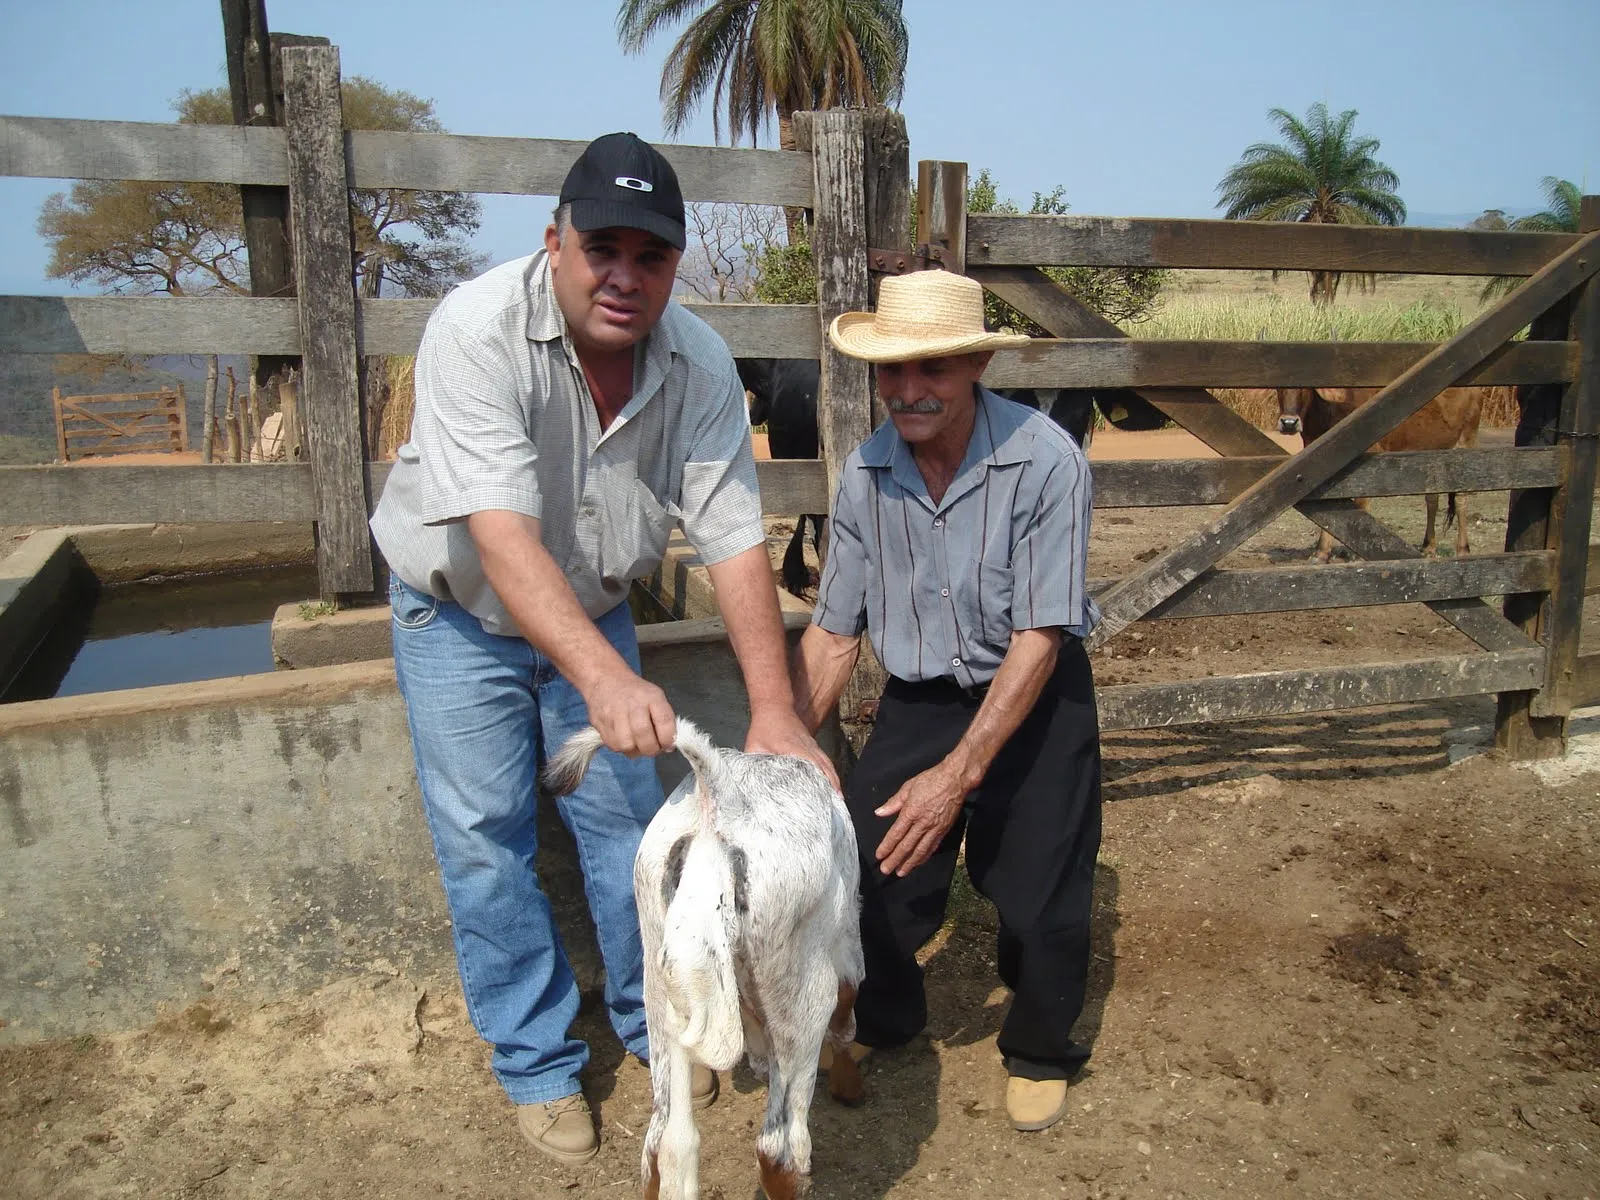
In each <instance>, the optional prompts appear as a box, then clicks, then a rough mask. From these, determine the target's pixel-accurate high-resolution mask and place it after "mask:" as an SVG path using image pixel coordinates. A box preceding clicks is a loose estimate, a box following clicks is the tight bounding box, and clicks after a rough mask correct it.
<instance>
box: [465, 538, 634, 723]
mask: <svg viewBox="0 0 1600 1200" xmlns="http://www.w3.org/2000/svg"><path fill="white" fill-rule="evenodd" d="M467 529H468V531H469V532H470V533H471V534H472V538H473V541H474V542H475V543H476V544H477V547H478V556H479V558H480V559H481V560H482V562H483V573H484V577H485V578H486V579H488V581H489V586H490V587H492V588H494V590H495V594H496V595H497V596H499V597H500V602H501V603H502V604H504V605H505V607H506V611H507V612H509V613H510V614H511V619H512V620H514V621H515V622H516V623H517V628H518V629H519V630H521V631H522V636H523V637H525V638H527V639H528V641H529V643H531V644H532V645H533V647H534V648H535V649H536V650H538V651H539V652H540V653H542V654H543V655H544V656H545V657H546V658H548V659H549V660H550V661H551V662H552V663H553V664H554V665H555V668H556V670H558V671H560V672H561V674H562V676H563V677H564V678H566V679H568V680H570V681H571V682H572V684H573V686H575V687H576V688H577V689H578V691H579V692H580V693H583V694H585V695H587V694H588V692H589V689H590V688H591V687H592V686H593V685H594V683H595V681H596V680H597V679H599V678H602V677H604V676H605V675H606V674H607V673H614V672H617V671H626V672H628V673H629V674H632V669H631V668H630V667H629V666H628V664H627V663H626V662H625V661H624V660H623V658H622V656H621V655H620V654H618V653H617V651H616V649H615V647H613V646H612V645H611V643H610V642H609V641H607V640H606V637H605V635H604V634H603V633H601V632H600V631H599V629H597V628H595V624H594V622H593V621H591V620H590V619H589V615H588V614H587V613H586V612H584V611H583V606H582V605H581V604H579V603H578V597H577V596H576V595H575V594H574V593H573V591H572V585H571V584H569V583H568V582H567V579H566V576H565V575H563V574H562V572H561V568H560V567H558V566H557V565H556V561H555V559H553V558H551V557H550V553H549V551H547V550H546V549H545V548H544V543H543V542H542V541H541V540H540V536H539V522H538V520H537V519H535V518H533V517H528V516H523V515H522V514H520V513H513V512H499V511H494V512H480V513H474V514H473V515H472V516H470V517H468V518H467Z"/></svg>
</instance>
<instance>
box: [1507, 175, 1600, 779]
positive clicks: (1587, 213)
mask: <svg viewBox="0 0 1600 1200" xmlns="http://www.w3.org/2000/svg"><path fill="white" fill-rule="evenodd" d="M1578 229H1579V232H1581V233H1589V232H1592V231H1593V230H1595V229H1600V196H1585V197H1583V200H1582V207H1581V208H1580V210H1579V223H1578ZM1529 337H1530V339H1543V340H1562V339H1570V340H1573V341H1577V342H1579V343H1581V345H1582V348H1583V349H1582V358H1581V363H1580V367H1579V374H1578V378H1577V379H1575V380H1573V381H1572V382H1571V383H1570V384H1568V385H1567V386H1566V387H1565V388H1564V389H1562V390H1561V394H1560V398H1559V402H1557V398H1556V396H1555V395H1554V394H1553V392H1554V390H1555V388H1556V387H1557V386H1559V385H1551V384H1538V385H1535V386H1534V387H1532V388H1519V389H1518V391H1519V396H1518V400H1519V404H1520V407H1521V408H1522V420H1520V421H1519V422H1518V425H1517V444H1518V445H1519V446H1552V445H1559V446H1564V447H1565V448H1566V451H1567V453H1566V464H1565V468H1564V476H1563V479H1562V483H1561V486H1560V487H1559V488H1556V489H1538V490H1535V491H1521V492H1512V494H1511V498H1510V502H1509V507H1508V511H1507V515H1506V549H1507V550H1522V549H1530V550H1543V549H1550V550H1554V551H1555V552H1556V569H1555V575H1554V582H1553V586H1552V589H1551V591H1549V592H1547V593H1535V594H1532V595H1523V596H1508V597H1507V598H1506V603H1505V615H1506V617H1507V619H1509V620H1512V621H1515V622H1517V623H1518V625H1520V626H1521V628H1522V629H1523V630H1524V631H1525V632H1527V633H1528V634H1529V636H1531V637H1535V638H1538V639H1539V640H1540V641H1542V642H1543V643H1544V646H1545V686H1544V689H1543V690H1542V691H1539V692H1502V693H1501V694H1500V695H1499V696H1498V697H1497V705H1496V713H1495V745H1496V746H1497V747H1498V748H1499V749H1500V750H1501V751H1502V752H1503V753H1505V754H1506V755H1507V756H1508V757H1510V758H1513V759H1521V760H1533V759H1541V758H1558V757H1560V756H1561V755H1563V754H1565V753H1566V748H1567V714H1568V713H1570V712H1571V710H1572V702H1573V683H1574V676H1575V672H1576V668H1577V660H1578V643H1579V640H1580V637H1581V635H1582V621H1583V598H1584V587H1585V576H1586V573H1587V567H1588V556H1589V525H1590V515H1591V513H1592V511H1593V506H1594V486H1595V465H1596V449H1597V447H1596V433H1597V432H1600V287H1597V285H1596V282H1595V280H1593V279H1591V280H1589V282H1588V283H1586V284H1585V285H1584V286H1583V287H1581V288H1580V289H1578V290H1577V291H1576V292H1575V293H1573V295H1571V296H1569V297H1567V298H1565V299H1563V300H1562V301H1561V303H1559V304H1556V305H1553V306H1552V307H1551V308H1550V309H1549V311H1548V312H1546V313H1545V314H1544V316H1543V317H1541V318H1540V319H1539V320H1537V321H1535V322H1534V324H1533V327H1532V329H1531V330H1530V331H1529Z"/></svg>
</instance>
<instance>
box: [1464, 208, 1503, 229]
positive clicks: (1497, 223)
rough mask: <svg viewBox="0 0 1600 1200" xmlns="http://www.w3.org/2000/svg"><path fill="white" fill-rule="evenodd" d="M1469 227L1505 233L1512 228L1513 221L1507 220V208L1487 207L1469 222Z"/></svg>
mask: <svg viewBox="0 0 1600 1200" xmlns="http://www.w3.org/2000/svg"><path fill="white" fill-rule="evenodd" d="M1467 228H1468V229H1477V230H1482V231H1485V232H1488V233H1503V232H1505V231H1506V230H1507V229H1510V228H1511V222H1510V221H1508V220H1506V210H1505V209H1503V208H1486V209H1484V210H1483V212H1482V213H1481V214H1480V215H1479V216H1476V217H1473V218H1472V220H1470V221H1468V222H1467Z"/></svg>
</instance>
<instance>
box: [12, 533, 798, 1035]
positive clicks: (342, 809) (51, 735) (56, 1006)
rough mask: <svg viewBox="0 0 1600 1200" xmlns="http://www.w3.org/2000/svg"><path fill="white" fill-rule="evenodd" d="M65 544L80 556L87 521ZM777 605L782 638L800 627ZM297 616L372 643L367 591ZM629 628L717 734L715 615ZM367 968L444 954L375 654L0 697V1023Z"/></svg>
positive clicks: (419, 964)
mask: <svg viewBox="0 0 1600 1200" xmlns="http://www.w3.org/2000/svg"><path fill="white" fill-rule="evenodd" d="M142 536H145V537H155V536H156V535H155V534H154V533H153V532H152V531H149V530H146V532H145V533H144V534H143V535H142ZM29 542H30V543H32V542H33V539H31V538H30V539H29ZM66 543H67V544H68V545H70V546H71V547H72V548H73V551H74V552H76V553H78V554H79V555H80V556H81V557H85V558H88V557H93V556H94V555H95V554H96V553H97V550H96V549H95V548H94V542H93V538H91V537H89V536H88V535H82V534H74V535H73V536H72V537H71V538H68V539H66ZM50 544H51V543H50V541H49V540H48V539H47V540H46V541H41V542H39V543H37V544H35V545H33V547H32V550H31V552H30V553H31V558H30V559H29V560H27V561H28V562H30V563H31V564H32V566H33V567H34V569H32V570H31V571H30V572H29V573H28V574H27V576H26V578H23V577H21V575H20V572H19V570H18V568H20V566H22V565H25V564H23V563H19V564H12V561H11V559H12V558H15V557H16V555H12V556H11V558H8V559H6V560H5V562H4V564H3V570H0V574H5V575H6V576H7V579H8V582H7V584H6V590H5V592H4V593H3V594H0V598H3V599H4V600H5V601H6V603H5V604H4V607H3V608H0V634H3V635H4V637H5V638H6V639H8V642H7V644H16V643H17V642H18V641H19V639H21V637H22V636H23V635H21V634H18V633H16V632H15V631H17V630H23V629H26V628H27V627H28V626H29V624H30V622H31V623H32V624H33V625H35V626H37V624H38V622H39V621H40V620H41V619H42V618H41V617H40V612H41V610H42V608H43V607H45V606H41V605H40V604H38V603H36V602H37V600H38V599H39V597H41V596H44V595H47V594H48V592H49V588H50V586H51V581H52V580H59V578H61V577H63V576H64V575H67V574H70V570H71V568H72V566H73V564H72V562H71V561H70V557H69V558H68V560H67V561H66V562H65V563H63V562H62V559H61V558H60V555H62V554H64V553H66V552H64V551H61V550H59V549H55V550H49V551H48V552H47V547H48V546H49V545H50ZM86 544H87V545H89V546H90V550H89V553H88V554H87V555H85V554H84V546H85V545H86ZM22 549H23V550H24V551H28V549H29V547H28V545H26V544H25V545H24V546H23V547H22ZM102 561H104V560H103V559H102ZM127 567H128V569H129V570H133V569H136V567H137V564H132V563H129V564H127ZM288 607H290V608H291V609H293V610H295V611H296V616H297V617H298V615H299V614H298V611H297V610H298V606H288ZM281 616H282V613H281V611H280V618H281ZM785 620H786V624H787V625H788V628H789V633H790V638H791V640H792V639H793V638H795V637H797V636H798V634H799V632H800V630H801V629H803V628H804V626H805V623H806V617H805V615H804V614H803V613H789V614H786V617H785ZM279 623H280V624H282V621H281V620H280V622H279ZM304 623H305V624H307V625H315V626H320V631H319V633H318V634H317V637H318V638H320V639H321V641H322V646H323V649H322V651H320V653H321V654H322V655H323V657H325V658H343V657H346V656H353V655H358V654H377V655H387V654H388V645H387V642H388V613H387V610H386V609H381V608H379V609H365V610H360V609H358V610H354V611H352V612H349V613H341V614H336V615H334V616H333V617H331V618H330V617H314V618H313V619H312V620H310V621H306V622H304ZM291 640H292V639H291ZM639 640H640V647H641V653H642V657H643V661H644V671H645V674H646V676H648V677H649V678H651V679H653V680H654V681H655V682H657V683H658V684H660V685H661V686H662V687H663V688H665V689H666V691H667V694H668V696H669V698H670V699H671V701H672V703H673V705H674V706H675V707H676V708H677V709H678V710H679V711H681V712H683V713H685V714H686V715H691V716H693V718H694V719H695V720H696V721H697V722H699V723H701V724H702V725H703V726H704V727H706V728H707V729H708V731H709V732H710V733H711V734H712V736H713V737H715V738H717V739H718V740H719V741H722V742H724V743H727V744H738V743H739V741H740V740H741V739H742V737H743V734H744V728H745V725H746V724H747V722H748V708H747V704H746V698H745V690H744V685H743V680H742V677H741V675H740V673H739V669H738V664H737V662H736V661H735V659H734V658H733V655H732V652H731V651H730V649H729V647H728V643H727V638H726V633H725V631H724V630H723V628H722V626H721V624H720V622H718V621H715V620H690V621H676V622H668V623H662V624H654V625H646V626H643V627H641V629H640V638H639ZM304 661H306V659H305V656H304V655H303V654H302V655H301V656H300V661H297V662H296V663H295V664H294V665H296V666H301V663H302V662H304ZM280 665H284V664H282V663H280ZM659 769H660V771H661V774H662V777H663V781H664V782H665V783H666V784H667V785H668V786H670V785H671V784H672V783H675V782H676V780H677V778H678V777H680V776H681V774H682V773H683V771H684V769H685V768H684V766H683V764H682V762H681V760H679V759H678V758H677V757H676V756H673V755H669V756H665V757H663V758H662V759H661V760H659ZM553 809H554V806H553V805H545V806H543V812H542V820H541V830H540V839H541V848H540V855H539V863H538V869H539V872H540V875H541V878H542V880H543V881H544V883H545V886H546V890H547V892H548V893H549V895H550V896H551V898H552V900H553V902H554V904H555V907H556V911H557V919H558V921H559V922H560V924H561V926H562V929H563V935H564V938H565V941H566V944H567V949H568V953H569V956H570V957H571V959H572V961H573V966H574V969H575V971H576V973H577V975H578V978H579V981H580V985H581V986H583V987H584V988H585V989H586V990H593V989H596V988H598V986H599V984H600V982H601V967H600V962H599V956H598V953H597V951H596V950H595V947H594V942H593V933H592V930H591V929H590V927H589V922H588V915H587V912H586V911H585V908H584V901H583V889H582V887H581V885H580V882H579V879H578V874H577V867H576V862H575V857H574V854H573V850H572V844H571V840H570V836H569V835H568V834H567V833H566V830H565V828H564V827H562V826H561V824H560V821H559V818H557V817H556V816H555V815H554V812H553ZM373 964H379V965H380V966H382V965H388V966H390V967H393V968H398V969H402V970H405V971H407V972H408V973H412V974H413V975H414V976H415V977H418V978H428V977H436V978H437V977H448V976H449V975H451V974H453V971H454V967H453V959H452V952H451V946H450V938H449V929H448V922H447V919H446V914H445V909H444V902H443V894H442V892H441V889H440V887H439V882H438V876H437V871H436V868H435V866H434V862H433V857H432V852H431V848H430V844H429V839H428V832H427V828H426V825H425V822H424V821H423V818H422V813H421V808H420V803H419V799H418V796H417V789H416V780H415V776H414V773H413V770H412V766H411V751H410V745H409V739H408V736H407V732H406V723H405V714H404V708H403V705H402V703H401V701H400V698H399V694H398V692H397V690H396V688H395V685H394V676H393V666H392V663H391V662H390V661H388V660H387V659H386V658H385V657H376V658H375V659H373V660H370V661H356V662H339V663H337V664H335V665H322V666H309V667H303V668H302V669H296V670H278V671H273V672H266V673H262V674H256V675H246V676H240V677H233V678H227V679H214V680H208V681H205V682H195V683H181V684H174V685H168V686H160V687H147V688H134V689H129V690H124V691H117V692H108V693H99V694H91V695H78V696H70V697H61V698H56V699H48V700H36V701H28V702H21V703H14V704H6V705H0V1042H22V1041H33V1040H38V1039H42V1038H48V1037H56V1036H66V1035H75V1034H79V1033H101V1032H108V1031H112V1030H119V1029H129V1028H135V1027H139V1026H141V1025H144V1024H146V1023H147V1022H149V1021H151V1020H153V1019H156V1018H157V1017H159V1016H160V1015H161V1014H162V1013H163V1012H168V1011H174V1010H177V1009H181V1008H183V1007H185V1006H187V1005H188V1004H190V1003H193V1002H194V1001H195V1000H197V999H199V998H200V997H202V996H203V995H204V994H205V993H206V992H207V991H208V990H210V989H211V988H212V987H213V986H214V985H215V984H216V982H217V981H218V979H219V978H222V977H223V976H226V977H227V978H228V979H229V980H230V981H231V982H233V983H235V984H237V985H238V986H239V987H241V988H242V989H244V990H245V991H247V992H248V993H251V994H255V995H259V996H260V997H261V998H262V999H263V1000H265V999H269V998H272V997H275V996H281V995H284V994H287V993H290V992H295V991H300V990H303V989H308V988H314V987H318V986H321V985H323V984H326V983H328V982H330V981H331V980H333V979H336V978H339V977H341V976H344V975H348V974H351V973H354V972H357V971H360V970H363V969H366V968H368V967H370V966H372V965H373Z"/></svg>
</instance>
